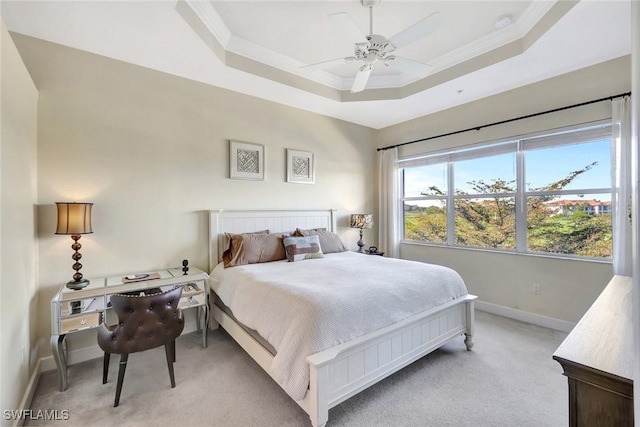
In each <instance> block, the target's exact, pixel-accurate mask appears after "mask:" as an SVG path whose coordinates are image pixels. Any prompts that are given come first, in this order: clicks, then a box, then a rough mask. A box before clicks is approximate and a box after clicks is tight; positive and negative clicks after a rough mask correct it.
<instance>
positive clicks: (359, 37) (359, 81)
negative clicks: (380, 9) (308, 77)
mask: <svg viewBox="0 0 640 427" xmlns="http://www.w3.org/2000/svg"><path fill="white" fill-rule="evenodd" d="M360 3H362V5H363V6H364V7H368V8H369V35H368V36H365V35H364V34H362V32H361V31H360V29H359V28H358V26H357V25H356V23H355V22H354V21H353V20H352V19H351V16H349V14H348V13H346V12H341V13H333V14H331V15H329V19H330V20H331V22H332V23H333V24H334V25H335V26H336V27H338V28H339V29H341V30H342V32H343V33H344V34H345V35H347V37H349V38H350V39H351V40H352V41H353V42H354V43H355V56H348V57H346V58H337V59H331V60H329V61H323V62H318V63H316V64H310V65H305V66H303V67H301V68H308V69H313V68H323V67H326V66H329V65H333V64H348V63H351V62H355V61H361V62H364V64H363V65H362V66H361V67H360V69H359V70H358V72H357V73H356V77H355V79H354V82H353V86H352V87H351V92H352V93H355V92H361V91H363V90H364V88H365V87H366V85H367V82H368V81H369V75H370V74H371V70H372V69H373V66H374V65H375V64H377V63H383V64H384V65H386V66H387V67H391V68H395V69H398V70H400V71H402V72H405V73H408V74H411V75H414V76H424V75H426V74H427V73H429V72H430V71H431V70H432V69H433V67H431V66H430V65H427V64H423V63H422V62H418V61H413V60H411V59H407V58H402V57H400V56H395V55H392V54H391V53H392V52H394V51H395V50H396V49H398V48H401V47H404V46H406V45H408V44H411V43H413V42H415V41H417V40H419V39H421V38H423V37H425V36H426V35H427V34H428V33H429V32H431V31H432V30H433V29H434V28H435V27H436V26H437V21H438V19H437V17H438V15H439V14H438V12H434V13H432V14H431V15H429V16H427V17H426V18H424V19H422V20H420V21H418V22H416V23H415V24H413V25H412V26H410V27H408V28H405V29H404V30H402V31H400V32H399V33H398V34H396V35H395V36H393V37H391V38H390V39H387V38H386V37H384V36H381V35H379V34H373V8H374V6H377V5H378V4H379V3H380V0H360Z"/></svg>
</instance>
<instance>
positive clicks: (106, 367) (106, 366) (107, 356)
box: [102, 352, 111, 384]
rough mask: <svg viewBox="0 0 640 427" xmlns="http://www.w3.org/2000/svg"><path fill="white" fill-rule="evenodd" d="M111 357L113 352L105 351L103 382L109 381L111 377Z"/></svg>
mask: <svg viewBox="0 0 640 427" xmlns="http://www.w3.org/2000/svg"><path fill="white" fill-rule="evenodd" d="M110 359H111V353H107V352H105V353H104V359H103V360H104V361H103V362H102V384H106V383H107V378H108V377H109V360H110Z"/></svg>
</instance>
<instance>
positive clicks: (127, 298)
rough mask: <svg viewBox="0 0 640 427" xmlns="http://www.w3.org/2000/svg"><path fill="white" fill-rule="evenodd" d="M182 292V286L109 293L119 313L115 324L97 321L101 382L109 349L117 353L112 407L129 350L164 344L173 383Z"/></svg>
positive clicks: (181, 326) (106, 365) (146, 348)
mask: <svg viewBox="0 0 640 427" xmlns="http://www.w3.org/2000/svg"><path fill="white" fill-rule="evenodd" d="M158 290H159V289H158ZM181 296H182V287H177V288H175V289H172V290H170V291H167V292H159V293H152V294H150V295H143V296H139V295H131V294H116V295H112V296H111V306H112V307H113V309H114V311H115V312H116V314H117V315H118V324H117V325H115V326H110V327H107V326H106V325H105V324H104V323H102V324H101V325H100V328H99V329H98V345H99V346H100V348H101V349H102V350H103V351H104V366H103V372H102V384H106V383H107V377H108V375H109V359H110V356H111V353H115V354H120V370H119V371H118V385H117V387H116V399H115V402H114V404H113V406H114V407H116V406H118V405H119V404H120V392H121V391H122V382H123V380H124V373H125V370H126V369H127V360H128V358H129V354H130V353H136V352H139V351H144V350H149V349H152V348H155V347H160V346H161V345H164V347H165V353H166V356H167V366H168V368H169V378H170V379H171V388H174V387H175V386H176V381H175V378H174V375H173V363H174V362H175V360H176V353H175V352H176V348H175V339H176V338H177V337H179V336H180V334H181V333H182V330H183V329H184V319H183V318H182V312H181V311H180V309H178V303H179V302H180V297H181Z"/></svg>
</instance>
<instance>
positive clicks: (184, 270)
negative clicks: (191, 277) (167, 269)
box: [182, 259, 189, 276]
mask: <svg viewBox="0 0 640 427" xmlns="http://www.w3.org/2000/svg"><path fill="white" fill-rule="evenodd" d="M188 271H189V260H188V259H183V260H182V275H183V276H186V275H187V272H188Z"/></svg>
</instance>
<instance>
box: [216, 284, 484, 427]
mask: <svg viewBox="0 0 640 427" xmlns="http://www.w3.org/2000/svg"><path fill="white" fill-rule="evenodd" d="M476 298H477V297H476V296H474V295H466V296H464V297H461V298H458V299H455V300H452V301H451V302H449V303H447V304H444V305H441V306H439V307H435V308H433V309H431V310H429V311H426V312H424V313H420V314H418V315H415V316H412V317H410V318H408V319H405V320H403V321H401V322H398V323H396V324H393V325H390V326H388V327H386V328H382V329H379V330H377V331H374V332H372V333H369V334H367V335H364V336H362V337H360V338H357V339H355V340H352V341H349V342H346V343H344V344H340V345H338V346H335V347H332V348H330V349H327V350H324V351H321V352H319V353H316V354H313V355H311V356H309V357H307V361H308V362H309V368H310V375H311V376H310V382H309V391H308V392H307V394H306V396H305V398H304V399H303V400H301V401H297V403H298V404H299V405H300V406H301V407H302V409H304V410H305V412H307V414H309V417H310V419H311V423H312V424H313V425H314V426H323V425H324V424H325V423H326V422H327V420H328V418H329V409H330V408H332V407H334V406H336V405H338V404H340V403H341V402H343V401H345V400H346V399H348V398H350V397H351V396H354V395H355V394H357V393H359V392H360V391H362V390H364V389H366V388H367V387H369V386H371V385H373V384H375V383H377V382H378V381H380V380H382V379H384V378H386V377H388V376H389V375H391V374H393V373H394V372H396V371H397V370H399V369H401V368H403V367H405V366H407V365H409V364H410V363H412V362H414V361H416V360H417V359H419V358H421V357H423V356H424V355H426V354H429V353H431V352H432V351H433V350H435V349H437V348H439V347H440V346H442V345H443V344H444V343H446V342H447V341H449V340H451V339H452V338H455V337H456V336H457V335H460V334H464V335H465V336H466V338H465V345H466V346H467V349H468V350H470V349H471V347H472V346H473V339H472V337H473V329H474V309H473V305H474V300H475V299H476ZM211 311H212V314H213V319H214V320H215V321H216V322H218V323H219V324H220V325H221V326H222V327H223V328H224V329H225V330H226V331H227V332H228V333H229V335H231V336H232V337H233V338H234V339H235V340H236V341H237V342H238V344H240V345H241V346H242V348H244V350H245V351H246V352H247V353H248V354H249V355H250V356H251V357H252V358H253V359H254V360H255V361H256V362H257V363H258V364H259V365H260V366H261V367H262V368H263V369H264V370H265V371H266V372H267V373H269V372H270V366H271V363H272V361H273V356H272V355H271V353H269V352H268V351H267V350H265V349H264V347H262V346H261V345H260V344H259V343H258V342H257V341H256V340H255V339H254V338H253V337H252V336H251V335H249V334H248V333H247V332H245V331H244V330H243V329H242V328H241V327H240V326H239V325H238V324H237V323H236V322H235V321H234V320H233V319H232V318H231V317H229V316H227V314H225V313H224V312H223V311H222V310H221V309H219V308H218V307H217V306H215V305H213V306H212V308H211Z"/></svg>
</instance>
